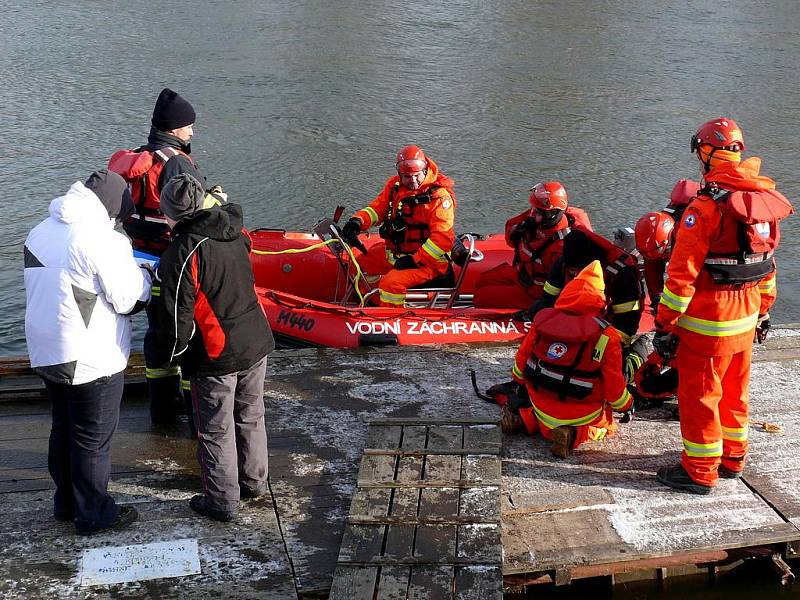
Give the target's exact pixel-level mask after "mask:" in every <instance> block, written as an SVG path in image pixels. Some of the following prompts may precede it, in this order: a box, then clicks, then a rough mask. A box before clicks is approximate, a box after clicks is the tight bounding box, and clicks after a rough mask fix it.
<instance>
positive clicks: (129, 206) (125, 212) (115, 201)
mask: <svg viewBox="0 0 800 600" xmlns="http://www.w3.org/2000/svg"><path fill="white" fill-rule="evenodd" d="M83 185H84V186H86V188H87V189H90V190H92V191H93V192H94V195H95V196H97V197H98V198H99V199H100V202H102V203H103V206H105V207H106V211H108V216H109V217H111V218H112V219H115V220H116V221H118V222H120V223H121V222H122V221H124V220H125V219H127V218H128V217H130V216H131V215H132V214H133V210H134V208H133V200H132V199H131V191H130V189H128V182H126V181H125V180H124V179H123V178H122V177H121V176H120V175H118V174H117V173H114V171H108V170H106V169H101V170H99V171H95V172H94V173H92V174H91V175H89V179H87V180H86V182H85V183H84V184H83Z"/></svg>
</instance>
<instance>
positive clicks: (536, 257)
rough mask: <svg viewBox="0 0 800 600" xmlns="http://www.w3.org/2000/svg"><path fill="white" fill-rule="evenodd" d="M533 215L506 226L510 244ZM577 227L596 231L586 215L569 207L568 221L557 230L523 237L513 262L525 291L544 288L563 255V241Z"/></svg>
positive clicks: (515, 220)
mask: <svg viewBox="0 0 800 600" xmlns="http://www.w3.org/2000/svg"><path fill="white" fill-rule="evenodd" d="M529 213H530V211H525V212H524V213H522V214H521V215H518V216H517V217H514V218H513V219H510V220H509V221H508V222H507V223H506V239H507V240H508V239H509V236H510V232H511V231H510V230H511V229H513V227H515V226H520V225H521V224H522V222H523V221H524V220H525V219H527V215H528V214H529ZM520 217H522V218H520ZM575 225H580V226H582V227H584V228H585V229H588V230H589V231H591V230H592V224H591V222H590V221H589V215H587V214H586V211H584V210H583V209H581V208H576V207H572V206H568V207H567V209H566V211H565V212H564V217H563V218H562V219H561V221H560V222H559V223H558V225H556V226H555V227H553V228H551V229H549V230H544V231H541V232H537V231H532V232H529V231H526V232H524V233H523V234H522V236H521V237H520V238H519V239H518V240H517V242H516V244H515V245H514V262H513V266H514V268H515V269H516V270H517V275H518V277H519V283H520V285H521V286H522V287H525V288H529V287H531V286H534V285H535V286H539V287H543V286H544V284H545V282H546V281H547V276H548V275H549V274H550V269H551V268H552V267H553V263H554V262H555V260H556V258H558V256H560V255H561V246H563V243H561V242H562V240H563V239H564V237H565V236H566V235H567V234H568V233H569V232H570V231H572V227H574V226H575ZM541 234H544V235H543V237H539V235H541Z"/></svg>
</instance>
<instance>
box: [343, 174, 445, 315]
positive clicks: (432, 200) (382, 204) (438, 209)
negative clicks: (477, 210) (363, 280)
mask: <svg viewBox="0 0 800 600" xmlns="http://www.w3.org/2000/svg"><path fill="white" fill-rule="evenodd" d="M427 161H428V172H427V173H426V175H425V179H424V181H423V182H422V185H421V186H420V187H419V189H417V190H408V189H406V188H405V187H403V186H402V185H400V178H399V177H398V176H397V175H394V176H392V177H390V178H389V179H388V181H387V182H386V184H385V185H384V186H383V189H382V190H381V192H380V193H379V194H378V195H377V197H376V198H375V199H374V200H373V201H372V202H370V204H369V206H367V207H365V208H363V209H361V210H359V211H358V212H356V213H355V215H354V216H355V217H356V218H357V219H358V220H359V221H361V231H366V230H367V229H369V228H370V227H372V226H375V225H383V226H382V227H381V228H380V233H381V237H383V238H384V242H385V243H384V244H376V245H374V246H372V247H371V248H370V251H369V252H368V253H367V254H365V255H363V256H361V257H359V259H358V261H359V264H360V265H361V268H362V269H363V270H364V272H365V273H367V274H368V275H370V276H373V277H377V276H381V277H380V283H379V287H378V289H379V291H380V294H379V303H380V304H381V305H384V306H402V305H403V303H404V301H405V292H406V290H407V289H408V288H409V287H413V286H414V285H418V284H421V283H425V282H427V281H430V280H431V279H433V278H435V277H437V276H439V275H443V274H444V273H446V272H447V268H448V266H449V253H450V250H451V248H452V246H453V242H454V240H455V233H454V231H453V223H454V221H455V210H456V200H455V193H454V192H453V185H454V182H453V180H452V179H450V178H449V177H447V176H446V175H444V174H443V173H441V172H440V171H439V167H438V166H437V165H436V163H435V162H434V161H433V160H432V159H431V158H427ZM404 255H410V256H411V257H412V258H413V259H414V262H415V263H416V264H417V268H415V269H405V270H396V269H394V268H393V266H394V263H395V261H396V260H397V258H399V257H401V256H404Z"/></svg>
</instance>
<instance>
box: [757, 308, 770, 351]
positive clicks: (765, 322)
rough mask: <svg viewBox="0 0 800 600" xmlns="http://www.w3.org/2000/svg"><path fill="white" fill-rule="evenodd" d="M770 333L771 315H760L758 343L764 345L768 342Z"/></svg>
mask: <svg viewBox="0 0 800 600" xmlns="http://www.w3.org/2000/svg"><path fill="white" fill-rule="evenodd" d="M768 333H769V313H766V314H764V315H758V323H757V324H756V341H757V342H758V343H759V344H763V343H764V342H766V341H767V334H768Z"/></svg>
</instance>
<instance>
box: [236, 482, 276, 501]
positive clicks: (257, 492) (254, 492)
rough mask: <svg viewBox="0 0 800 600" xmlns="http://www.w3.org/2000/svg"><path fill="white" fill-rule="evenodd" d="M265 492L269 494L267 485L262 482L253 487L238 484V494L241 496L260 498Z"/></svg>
mask: <svg viewBox="0 0 800 600" xmlns="http://www.w3.org/2000/svg"><path fill="white" fill-rule="evenodd" d="M267 494H269V486H267V484H266V483H262V484H261V485H260V486H258V487H257V488H255V489H253V488H249V487H247V486H246V485H242V484H239V496H240V497H242V498H261V497H262V496H266V495H267Z"/></svg>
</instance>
